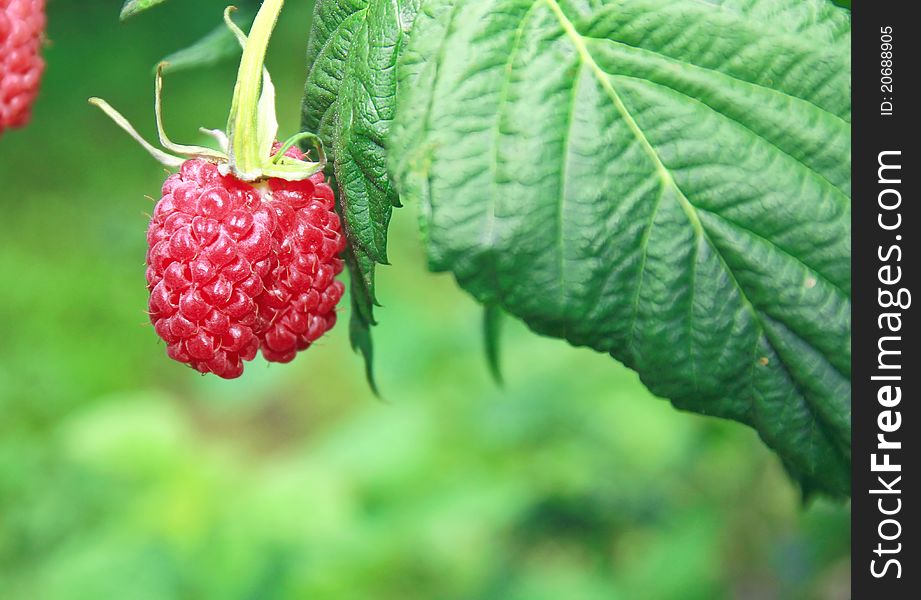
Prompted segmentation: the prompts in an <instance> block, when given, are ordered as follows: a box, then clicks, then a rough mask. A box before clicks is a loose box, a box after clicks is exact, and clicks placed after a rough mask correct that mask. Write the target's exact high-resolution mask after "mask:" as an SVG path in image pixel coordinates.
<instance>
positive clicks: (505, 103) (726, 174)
mask: <svg viewBox="0 0 921 600" xmlns="http://www.w3.org/2000/svg"><path fill="white" fill-rule="evenodd" d="M160 1H162V0H160ZM157 3H159V2H156V1H148V2H146V4H157ZM128 4H131V5H134V8H135V9H137V8H138V7H139V6H140V5H141V4H145V2H143V1H142V0H137V1H134V0H132V1H130V2H129V3H128ZM270 4H271V5H273V6H276V5H277V6H280V4H281V2H278V1H277V0H273V1H270V2H266V3H265V5H270ZM265 5H264V6H263V10H262V11H260V13H259V15H260V17H261V16H262V15H263V14H264V11H265ZM260 17H257V19H256V25H254V31H259V27H258V25H259V23H260ZM850 31H851V24H850V12H849V11H848V10H846V9H843V8H841V7H839V6H836V5H835V4H834V3H832V2H829V1H827V0H799V1H797V2H789V1H787V0H722V1H721V2H718V3H706V2H699V1H697V0H597V1H595V2H588V3H586V2H564V1H562V0H536V1H534V0H324V1H323V2H318V3H317V4H316V10H315V14H314V17H313V21H312V23H311V28H310V39H309V42H308V66H307V80H306V86H305V93H304V100H303V106H302V108H303V119H302V129H304V130H305V131H311V132H315V133H316V134H317V135H318V136H319V138H320V140H321V141H322V146H323V148H325V149H326V151H328V154H329V157H330V164H329V168H328V169H327V171H326V172H327V176H328V177H329V181H330V182H331V184H332V186H333V188H334V189H335V190H336V196H337V198H336V201H337V204H338V208H339V214H340V215H341V219H342V233H343V234H344V236H345V237H346V239H347V242H348V243H347V245H345V246H344V249H343V251H342V254H341V257H342V260H343V261H344V262H345V264H346V266H347V267H348V271H349V280H350V305H351V314H350V320H351V323H350V335H351V340H352V344H353V346H354V347H355V348H357V349H358V350H360V351H361V352H362V353H363V354H364V356H365V358H366V364H367V365H368V370H369V374H370V369H371V367H370V364H371V356H372V342H371V331H372V326H373V324H374V323H375V318H376V315H375V310H374V308H375V305H376V303H377V299H376V292H375V275H376V271H377V267H378V265H385V264H388V256H387V234H388V225H389V221H390V217H391V214H392V211H393V209H394V208H396V207H399V206H400V205H401V203H404V202H405V203H411V204H414V205H416V206H418V207H419V209H420V213H421V226H422V232H423V242H424V245H425V247H426V250H427V253H428V258H429V263H430V266H431V268H432V269H433V270H436V271H446V272H450V273H452V274H453V275H454V277H455V278H456V280H457V282H458V284H459V285H460V286H461V287H462V288H463V289H464V290H466V291H467V292H469V293H470V294H471V295H472V296H473V297H474V298H475V299H476V300H477V301H478V302H480V303H481V304H483V306H484V314H485V320H484V324H485V326H484V331H485V332H486V338H487V348H488V354H489V356H490V357H491V361H492V364H493V365H494V366H496V365H497V363H498V361H497V359H496V356H497V348H498V335H499V333H498V332H499V331H500V327H499V320H500V319H499V317H500V315H509V316H511V317H514V318H518V319H520V320H522V321H523V322H524V323H526V324H527V325H528V326H529V327H530V328H531V329H533V330H534V331H535V332H537V333H540V334H543V335H548V336H553V337H557V338H561V339H564V340H566V341H568V342H569V343H571V344H574V345H578V346H587V347H589V348H592V349H594V350H596V351H598V352H603V353H607V354H610V355H611V356H612V357H613V358H615V359H616V360H618V361H621V362H622V363H624V364H626V365H627V366H629V367H630V368H632V369H634V370H635V371H637V373H638V374H639V376H640V378H641V379H642V381H643V382H644V383H645V384H646V386H647V387H649V389H650V390H651V391H653V392H654V393H655V394H657V395H659V396H662V397H665V398H668V399H670V400H671V401H672V402H673V403H674V404H675V405H676V406H677V407H679V408H681V409H685V410H691V411H695V412H698V413H701V414H705V415H711V416H717V417H722V418H728V419H734V420H736V421H739V422H741V423H744V424H747V425H749V426H751V427H753V428H754V429H755V430H757V432H758V433H759V435H760V436H761V438H762V439H763V440H764V441H765V443H766V444H767V445H768V446H770V447H771V448H773V449H774V450H775V451H776V452H777V453H778V455H779V456H780V458H781V459H782V461H783V463H784V465H785V466H786V468H787V470H788V471H789V472H790V474H791V475H792V476H793V477H795V478H796V479H797V480H798V481H800V482H801V483H802V485H803V487H804V488H805V489H806V490H807V491H811V490H816V491H820V492H823V493H826V494H829V495H833V496H845V495H847V494H848V493H849V488H850V384H849V379H850V326H851V323H850V307H851V291H850V290H851V281H850V246H849V242H848V240H849V239H850V203H851V197H850V163H849V155H850V154H849V153H850V127H849V122H850V110H851V107H850V87H849V86H850V80H849V75H850V63H849V61H850V58H849V56H850V52H849V49H850ZM725 32H732V35H725ZM790 32H796V35H791V34H790ZM240 35H242V34H240ZM251 37H252V36H251ZM254 57H255V58H254ZM256 59H258V60H256ZM261 64H262V61H261V57H256V56H255V54H253V53H250V55H249V58H248V55H247V52H244V57H243V61H242V63H241V65H248V67H246V69H248V72H249V73H250V77H249V78H248V79H246V80H244V82H248V84H247V85H246V86H244V88H245V89H251V88H252V89H255V87H254V85H253V83H254V81H257V80H258V75H254V73H256V72H257V71H258V68H261ZM243 70H244V67H243V66H241V72H243ZM266 81H267V80H266ZM247 86H248V87H247ZM238 89H239V88H238ZM251 96H252V94H251ZM249 100H252V103H253V104H255V97H254V96H252V97H250V98H249ZM236 109H239V106H237V107H236ZM252 112H253V114H255V109H253V111H252ZM235 114H236V115H237V117H239V116H240V115H241V114H242V113H240V112H239V111H238V112H236V113H235ZM231 125H233V126H234V127H231ZM228 129H229V130H231V133H232V135H231V143H230V145H229V147H228V149H227V151H226V153H225V154H219V155H218V156H215V155H213V154H200V155H196V156H193V158H197V159H204V160H209V161H212V162H215V161H216V162H217V163H220V164H227V165H229V168H223V167H220V168H219V172H221V173H222V174H224V175H227V174H233V175H234V176H235V177H237V178H238V179H240V180H242V181H255V180H258V179H259V178H260V177H261V178H263V179H265V180H267V181H270V180H272V178H280V179H284V180H285V182H284V183H282V184H278V183H276V184H269V186H268V187H269V189H270V190H272V191H273V193H279V194H280V193H281V191H282V189H281V187H278V186H294V187H296V186H297V185H300V184H294V183H290V182H289V180H291V179H292V178H290V177H284V176H283V175H285V174H286V173H287V172H288V171H292V170H293V171H297V170H298V169H299V168H302V167H298V166H295V165H294V164H293V163H292V164H291V165H287V166H284V168H281V167H282V165H280V164H278V163H276V162H275V159H272V160H269V161H268V162H267V163H265V160H266V157H268V156H271V155H272V153H271V150H270V149H269V146H270V145H271V142H272V140H274V136H272V137H267V136H266V132H264V131H261V130H260V129H259V128H258V127H257V126H256V125H255V124H254V122H253V120H252V119H250V118H248V117H247V118H243V119H240V118H234V116H232V117H231V119H230V122H229V127H228ZM245 140H256V141H254V142H253V143H251V144H249V145H247V144H245V143H243V142H244V141H245ZM241 144H242V145H241ZM257 147H259V148H261V150H260V151H258V152H256V151H255V150H254V149H255V148H257ZM193 154H194V150H193ZM240 159H242V162H240ZM318 159H319V160H320V162H321V163H322V162H324V161H323V160H322V158H320V157H318ZM286 160H291V161H295V160H297V159H294V158H291V157H287V159H286ZM260 161H262V163H264V164H263V166H265V167H266V169H267V170H265V171H262V170H260V169H259V168H257V167H258V164H259V163H260ZM321 168H322V165H321ZM311 176H312V175H311ZM254 178H255V179H254ZM295 179H296V178H295ZM304 179H307V178H306V177H304V178H301V179H299V181H302V180H304ZM273 185H274V186H275V187H273ZM305 185H306V184H305ZM276 187H277V188H278V189H277V191H276V189H275V188H276ZM318 195H319V196H321V197H322V198H323V200H322V202H320V204H321V205H322V206H324V207H327V208H324V209H320V208H317V209H315V210H316V212H317V213H318V214H319V213H321V212H322V211H324V210H325V211H326V212H325V213H323V214H326V215H329V220H330V222H333V218H332V213H331V212H329V208H328V207H330V206H331V204H332V202H333V200H332V198H330V197H327V196H323V195H322V194H318ZM311 214H312V213H311ZM295 221H297V219H296V218H294V219H293V220H290V221H285V222H295ZM319 222H320V221H315V223H319ZM335 223H338V220H335ZM286 227H293V230H297V229H298V227H299V226H292V225H288V226H282V227H281V228H280V229H276V230H274V233H273V238H272V239H273V243H274V244H275V247H276V248H277V250H275V252H276V256H277V257H283V260H280V259H279V261H278V263H277V266H276V267H275V269H274V270H272V271H270V272H269V273H268V274H267V275H261V276H262V277H263V285H264V287H265V290H266V291H265V292H263V295H262V296H261V298H262V300H261V301H260V299H259V298H260V296H258V295H257V296H255V304H256V305H257V307H258V308H257V311H256V312H257V314H258V319H257V325H256V326H255V329H253V331H254V335H255V336H256V337H257V338H259V336H260V333H259V331H261V330H264V331H265V332H266V333H265V334H264V335H263V336H262V338H260V339H261V344H262V347H263V352H264V353H265V354H266V356H267V357H268V358H270V359H274V360H288V359H290V357H292V356H293V354H292V353H293V352H295V351H296V349H297V348H300V347H301V346H303V345H306V344H308V343H309V342H310V339H311V337H312V334H311V331H313V332H317V331H319V330H320V329H321V328H322V327H324V326H328V325H329V324H330V322H331V320H332V318H331V317H330V318H326V317H322V318H321V317H320V316H319V315H320V314H321V313H322V314H326V313H325V312H324V310H325V309H326V308H328V307H329V306H330V305H331V304H334V300H333V299H338V296H339V295H341V286H340V284H336V283H329V284H328V286H330V287H327V288H325V289H326V290H327V291H326V292H322V293H321V292H320V291H319V290H318V291H317V293H316V294H312V293H311V292H310V291H309V290H308V291H307V292H301V295H300V296H298V295H297V294H295V289H296V288H298V286H302V287H301V288H300V289H307V288H306V287H303V286H304V285H305V284H303V282H300V279H299V277H300V274H299V273H300V270H299V269H296V270H295V271H291V270H289V269H287V268H286V267H283V266H282V265H283V264H286V265H287V264H291V265H297V264H299V263H297V258H291V257H296V256H297V253H298V251H300V252H305V251H306V250H304V244H303V240H304V238H302V237H298V235H297V234H295V235H294V236H293V237H289V234H288V233H287V231H288V229H286ZM311 235H316V234H315V233H313V234H311ZM279 236H280V237H279ZM289 239H290V240H292V241H291V242H290V243H289V244H288V245H287V246H286V245H285V240H289ZM328 239H329V240H330V242H329V243H328V246H329V248H324V249H320V246H318V245H317V243H316V242H313V243H311V244H308V246H309V247H311V248H315V250H311V252H315V253H317V254H316V256H317V261H318V264H319V262H322V261H323V260H329V261H334V262H331V263H330V264H333V265H338V264H339V263H338V262H335V261H338V259H336V258H331V257H332V256H333V254H331V252H332V250H333V249H334V246H335V244H334V243H333V241H332V240H333V237H332V236H330V237H329V238H328ZM336 247H339V248H342V246H336ZM284 261H293V262H284ZM311 261H312V259H311ZM310 264H312V262H311V263H310ZM303 266H308V263H307V262H304V263H303ZM335 271H337V269H335V268H333V269H331V270H330V271H328V272H323V274H322V275H320V270H319V269H318V271H317V276H316V278H315V279H318V280H320V281H321V284H320V285H321V287H323V284H325V283H326V282H327V281H328V280H329V281H331V280H332V279H331V276H330V274H331V273H333V272H335ZM277 286H281V287H280V288H279V287H277ZM305 293H306V294H308V295H309V296H310V298H309V300H310V301H309V302H307V300H308V298H306V297H304V295H303V294H305ZM325 293H328V297H327V296H324V294H325ZM295 296H297V297H298V301H297V302H288V303H287V304H286V301H283V300H282V298H287V299H289V300H290V299H291V298H294V297H295ZM302 300H303V301H302ZM276 305H277V306H276ZM308 307H314V308H308ZM305 310H306V312H305ZM273 311H275V312H273ZM311 311H318V312H311ZM203 312H204V311H202V313H203ZM209 314H210V313H209ZM305 314H306V315H311V316H312V317H313V324H314V325H313V329H312V326H311V324H310V322H311V319H310V318H309V317H308V318H306V319H305V318H303V316H304V315H305ZM272 319H275V320H274V321H272ZM266 322H272V323H274V326H273V327H268V328H267V329H264V328H265V325H264V323H266ZM279 323H281V326H280V327H281V329H279V325H278V324H279ZM298 332H303V333H298ZM215 346H216V342H215ZM209 347H210V346H209ZM266 348H268V351H266ZM202 355H204V353H202ZM182 358H185V356H182ZM190 358H191V357H190Z"/></svg>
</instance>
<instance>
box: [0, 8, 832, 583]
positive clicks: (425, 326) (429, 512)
mask: <svg viewBox="0 0 921 600" xmlns="http://www.w3.org/2000/svg"><path fill="white" fill-rule="evenodd" d="M120 4H121V3H120V2H119V1H116V0H106V1H100V2H85V1H77V0H50V2H49V5H50V6H49V46H48V47H47V49H46V57H47V60H48V69H47V72H46V76H45V80H44V87H43V91H42V95H41V98H40V100H39V101H38V103H37V106H36V107H35V114H34V117H33V122H32V124H31V126H30V127H29V128H28V129H26V130H23V131H11V132H7V134H6V135H4V137H3V138H2V139H0V182H2V183H0V211H2V212H0V280H2V282H3V288H2V291H0V598H2V599H3V600H7V599H15V600H18V599H29V600H31V599H52V600H56V599H84V598H86V599H109V598H114V599H129V600H133V599H147V598H150V599H172V598H183V599H198V598H203V599H212V598H214V599H241V600H243V599H245V600H249V599H271V598H347V599H351V598H357V599H364V598H370V599H377V598H381V599H401V600H402V599H413V598H423V599H442V598H443V599H454V598H457V599H468V598H470V599H522V600H525V599H527V600H541V599H548V600H549V599H553V600H557V599H583V598H585V599H594V598H598V599H630V600H634V599H637V600H646V599H649V600H659V599H661V600H671V599H674V600H698V599H700V600H711V599H722V598H740V599H748V600H770V599H775V598H776V599H835V600H838V599H841V600H844V599H846V598H848V597H849V595H850V594H849V583H848V579H849V571H850V567H849V562H848V553H849V537H850V532H849V513H848V507H847V506H846V505H840V504H833V503H830V502H826V501H824V500H821V499H818V500H812V501H810V502H808V503H807V504H805V505H804V504H803V503H802V501H801V499H800V497H799V492H798V491H797V489H796V488H795V487H794V486H793V485H792V484H791V483H790V481H788V480H787V478H786V477H785V475H784V473H783V471H782V469H781V467H780V465H779V463H778V461H777V459H776V458H775V457H774V456H773V455H771V454H770V452H769V451H768V450H766V449H765V448H764V446H762V444H761V443H760V442H759V441H758V439H757V437H756V435H755V434H754V433H753V432H752V431H750V430H748V429H746V428H743V427H741V426H738V425H735V424H732V423H728V422H721V421H717V420H712V419H706V418H702V417H697V416H693V415H690V414H684V413H680V412H678V411H676V410H674V409H673V408H672V407H671V406H670V405H669V404H668V403H667V402H666V401H664V400H660V399H656V398H653V397H652V396H651V395H650V394H649V393H648V392H647V391H646V390H645V389H644V388H643V387H642V385H641V384H640V383H639V381H638V379H637V377H636V376H635V375H634V374H633V373H632V372H630V371H628V370H626V369H625V368H623V367H622V366H620V365H618V364H617V363H615V362H614V361H612V360H611V359H610V358H606V357H605V356H601V355H597V354H594V353H592V352H590V351H587V350H584V349H573V348H571V347H569V346H567V345H566V344H564V343H562V342H559V341H554V340H549V339H543V338H539V337H536V336H535V335H533V334H531V333H529V332H528V331H526V330H525V328H524V327H523V326H521V325H520V324H517V323H509V324H508V325H507V327H506V336H505V342H504V348H503V358H504V363H505V374H506V379H507V384H506V386H505V388H504V389H500V388H498V387H497V386H496V385H494V384H493V383H492V381H491V380H490V378H489V376H488V371H487V369H486V367H485V363H484V359H483V355H482V349H481V340H480V311H479V309H478V307H477V306H476V305H475V304H474V302H473V301H472V300H471V299H470V298H469V297H467V296H466V295H465V294H463V293H462V292H461V291H459V290H458V289H457V287H456V286H455V285H454V283H453V281H452V280H451V278H450V277H448V276H445V275H432V274H429V273H427V272H426V269H425V261H424V257H423V252H422V248H421V246H420V242H419V238H418V234H417V231H416V226H415V224H416V215H415V212H414V211H415V208H416V207H413V206H409V207H406V208H405V209H403V210H400V211H398V213H397V214H396V216H395V219H394V224H393V227H392V231H391V238H390V240H391V248H392V251H391V259H392V262H393V266H392V267H386V268H382V269H381V270H380V291H379V296H380V298H381V300H382V301H383V303H384V305H385V306H384V308H383V309H381V310H380V311H379V319H380V322H381V325H380V326H379V327H378V328H377V329H376V330H375V343H376V350H377V372H378V378H379V382H380V386H381V388H382V391H383V395H384V399H383V400H377V399H375V398H374V397H373V396H372V395H371V394H370V393H369V390H368V387H367V386H366V384H365V381H364V377H363V373H362V364H361V359H360V358H359V357H358V356H356V355H354V354H353V353H352V352H351V350H350V349H349V347H348V340H347V327H345V326H340V327H337V328H336V329H335V330H334V331H333V332H332V333H331V334H330V335H328V336H327V337H325V338H324V339H323V340H322V341H321V342H320V343H319V344H317V345H316V346H315V347H314V348H312V349H311V350H310V351H308V352H306V353H305V354H303V355H302V356H301V357H299V359H298V360H297V361H296V362H295V363H293V364H291V365H287V366H284V365H281V366H279V365H274V366H268V365H266V364H265V363H264V361H262V360H261V359H257V360H256V362H255V363H253V364H251V365H249V366H247V369H246V374H245V375H244V377H243V378H242V379H240V380H237V381H233V382H225V381H220V380H218V379H216V378H213V377H202V376H199V375H197V374H195V373H194V372H193V371H192V370H190V369H188V368H186V367H183V366H180V365H177V364H174V363H172V362H171V361H170V360H169V359H167V358H166V356H165V353H164V348H163V345H162V344H160V343H158V340H157V338H156V336H155V335H154V332H153V329H152V328H151V327H150V326H149V325H148V324H147V322H146V318H145V314H144V310H145V304H146V292H145V288H144V272H143V260H144V252H145V236H144V232H145V228H146V217H145V213H149V212H150V211H151V210H152V206H153V203H152V201H151V200H150V199H149V198H145V195H147V196H157V194H158V190H159V185H160V183H161V182H162V179H163V177H164V173H163V169H162V168H161V167H159V166H158V165H157V164H156V163H155V162H154V161H153V160H152V159H151V158H150V157H148V156H147V155H146V154H145V153H144V152H143V151H142V150H141V149H140V148H139V147H138V146H136V145H135V143H134V142H133V141H132V140H130V139H129V138H128V137H127V136H126V135H124V134H123V133H121V131H119V130H118V129H116V127H115V126H114V125H113V124H112V123H111V122H109V121H108V120H107V119H106V118H105V117H104V116H103V115H102V114H101V113H100V112H99V111H98V110H96V109H94V108H92V107H90V106H89V105H88V104H87V103H86V99H87V98H88V97H89V96H93V95H98V96H101V97H104V98H106V99H107V100H109V101H110V102H112V103H113V104H114V105H115V106H116V107H118V108H119V109H120V110H122V111H123V112H124V113H125V115H126V116H128V118H129V119H131V120H132V122H134V123H135V124H136V125H137V126H138V127H139V129H140V130H141V131H142V132H144V133H145V135H147V136H148V137H149V138H153V137H154V135H153V133H154V127H153V125H154V124H153V110H152V109H153V75H152V66H153V65H154V64H155V63H156V61H157V60H158V59H159V58H160V57H162V56H164V55H166V54H168V53H170V52H172V51H174V50H176V49H178V48H180V47H183V46H185V45H187V44H189V43H190V42H192V41H194V40H195V39H197V38H198V37H200V36H201V35H202V34H204V33H206V32H208V31H210V30H211V29H212V28H213V27H215V26H216V25H217V24H218V23H219V20H220V16H221V10H222V8H223V3H222V2H216V1H211V0H207V1H200V0H197V1H195V2H190V1H185V2H181V1H173V2H168V3H166V4H165V5H164V6H161V7H158V8H157V9H155V10H152V11H151V12H149V13H146V14H144V15H141V16H139V17H137V18H135V19H133V20H131V21H129V22H127V23H125V24H119V23H118V20H117V15H118V9H119V6H120ZM311 4H312V3H311V2H305V1H302V0H291V1H289V2H288V6H287V7H286V9H285V12H284V13H283V14H282V19H281V22H280V24H279V28H278V31H277V33H276V36H275V39H274V42H273V46H272V47H271V49H270V53H269V66H270V68H271V70H272V73H273V76H274V79H275V82H276V85H277V87H278V92H279V117H280V121H281V124H282V132H283V135H284V134H285V133H284V132H287V133H292V132H294V131H295V130H296V128H297V123H298V104H299V97H300V94H301V91H302V90H301V85H302V82H303V79H304V75H305V65H304V54H305V47H306V40H307V31H308V25H309V20H310V15H311ZM234 74H235V65H234V64H232V61H231V63H225V64H222V65H221V66H219V67H217V68H212V69H208V70H198V71H188V72H182V73H177V74H175V75H171V76H169V78H168V80H167V82H166V106H165V111H166V119H167V125H168V128H169V130H170V132H171V135H172V136H173V137H174V139H178V140H180V141H187V142H194V141H196V140H197V141H203V140H201V136H200V135H199V134H198V133H197V127H198V126H200V125H203V126H207V127H222V126H223V125H224V121H225V119H226V114H227V110H228V108H229V99H230V94H231V90H232V85H233V79H234ZM346 304H347V303H343V306H345V305H346ZM342 317H343V318H342V321H343V322H344V321H345V320H346V319H347V318H348V315H347V307H345V308H344V309H343V315H342Z"/></svg>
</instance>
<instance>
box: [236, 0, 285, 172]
mask: <svg viewBox="0 0 921 600" xmlns="http://www.w3.org/2000/svg"><path fill="white" fill-rule="evenodd" d="M284 3H285V2H284V0H265V1H264V2H263V3H262V7H261V8H260V9H259V12H258V14H257V15H256V20H255V21H253V27H252V29H250V32H249V36H248V39H247V42H246V47H245V48H244V49H243V58H242V59H240V70H239V71H238V72H237V83H236V86H235V87H234V91H233V108H232V109H231V112H230V121H229V122H228V123H227V131H228V133H229V134H230V151H231V153H232V155H233V158H234V164H235V167H236V169H237V170H239V171H240V172H242V173H249V172H252V171H254V170H257V169H258V168H259V167H260V165H262V163H264V162H265V161H266V159H267V157H263V156H259V152H260V149H259V144H258V141H259V130H258V116H259V110H258V105H259V95H260V92H261V90H262V67H263V64H264V63H265V52H266V48H267V47H268V44H269V38H270V37H271V36H272V30H273V29H274V28H275V22H276V21H277V20H278V14H279V13H280V12H281V7H282V5H283V4H284Z"/></svg>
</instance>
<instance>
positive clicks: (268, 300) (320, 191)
mask: <svg viewBox="0 0 921 600" xmlns="http://www.w3.org/2000/svg"><path fill="white" fill-rule="evenodd" d="M274 151H277V146H276V149H275V150H273V152H274ZM286 154H287V155H288V156H290V157H292V158H296V159H299V160H300V159H303V155H302V154H301V152H300V151H298V150H297V149H296V148H291V149H290V150H288V151H287V152H286ZM268 183H269V189H270V190H271V192H272V200H271V201H270V202H269V205H270V206H271V207H272V209H273V210H274V211H275V215H276V220H277V222H278V228H277V229H276V230H275V242H276V247H277V255H276V256H277V262H276V265H275V268H274V269H273V271H272V273H271V275H270V277H269V278H268V280H267V284H266V289H265V291H264V292H263V293H262V294H260V295H259V296H257V297H256V304H257V305H258V306H259V319H260V326H259V329H260V342H261V344H260V346H261V348H262V355H263V356H264V357H265V359H266V360H268V361H272V362H282V363H286V362H290V361H291V360H292V359H294V356H295V355H296V354H297V352H298V351H300V350H305V349H307V348H308V347H309V346H310V345H311V344H312V343H313V342H315V341H316V340H317V339H318V338H319V337H320V336H322V335H323V334H324V333H326V332H327V331H329V330H330V329H331V328H332V327H333V325H335V324H336V311H335V308H336V304H338V303H339V300H340V299H341V298H342V294H343V291H344V286H343V285H342V282H340V281H336V280H335V277H336V275H338V274H339V273H341V272H342V260H341V259H339V258H338V254H339V253H340V252H342V250H343V249H344V248H345V237H344V236H343V235H342V229H341V226H340V222H339V216H338V215H337V214H336V211H335V210H334V206H335V198H334V196H333V190H332V188H330V187H329V185H328V184H326V183H325V182H324V180H323V173H322V172H321V173H317V174H316V175H314V176H313V177H311V178H310V179H307V180H304V181H285V180H283V179H270V180H269V182H268Z"/></svg>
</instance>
